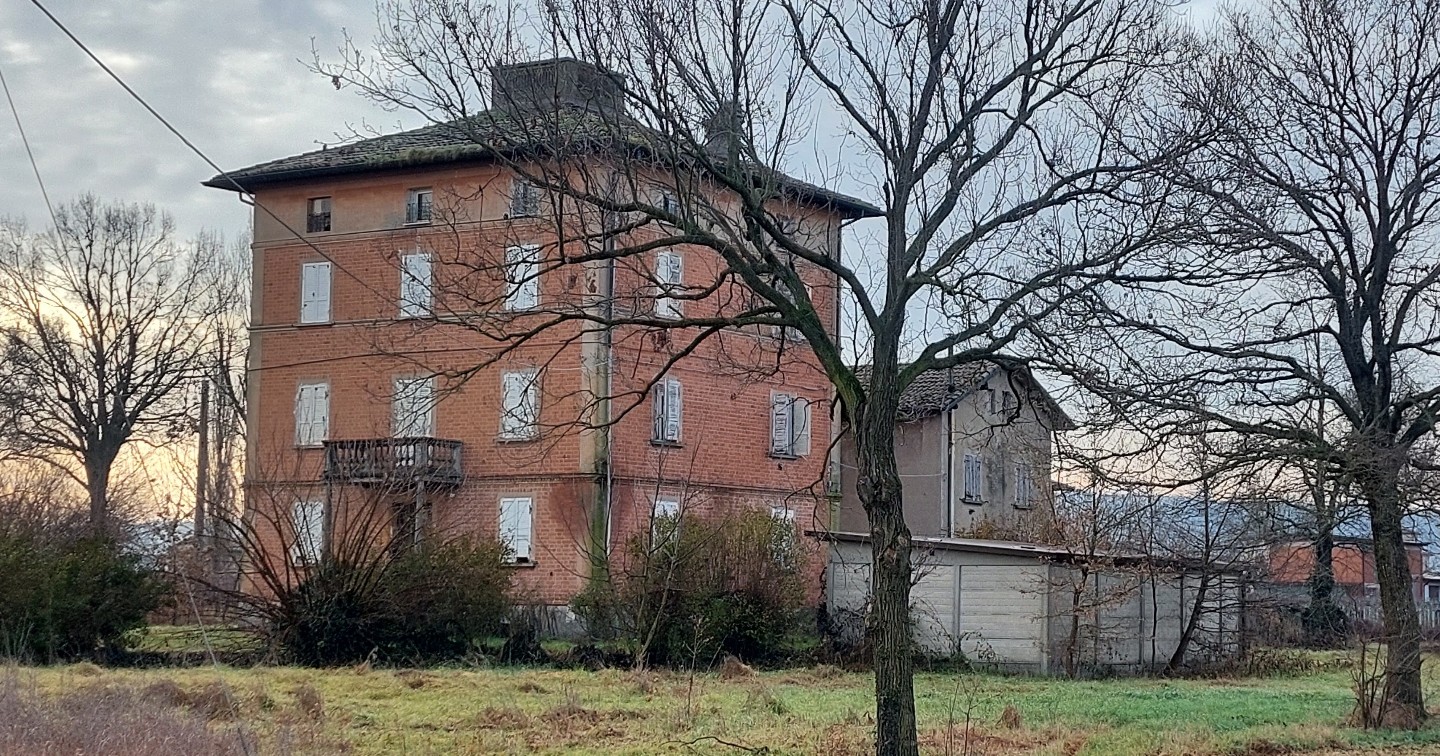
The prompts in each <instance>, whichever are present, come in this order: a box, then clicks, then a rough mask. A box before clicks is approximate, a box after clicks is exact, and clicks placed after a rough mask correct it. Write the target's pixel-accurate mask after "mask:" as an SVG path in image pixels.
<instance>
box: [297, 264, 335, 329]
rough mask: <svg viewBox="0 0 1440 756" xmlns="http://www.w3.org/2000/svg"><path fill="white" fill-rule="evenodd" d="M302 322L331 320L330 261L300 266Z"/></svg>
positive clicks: (325, 321)
mask: <svg viewBox="0 0 1440 756" xmlns="http://www.w3.org/2000/svg"><path fill="white" fill-rule="evenodd" d="M300 322H301V323H328V322H330V263H328V262H313V263H305V264H304V265H302V266H301V267H300Z"/></svg>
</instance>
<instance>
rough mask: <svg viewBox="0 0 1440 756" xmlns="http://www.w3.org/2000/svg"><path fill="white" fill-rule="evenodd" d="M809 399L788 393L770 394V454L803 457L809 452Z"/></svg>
mask: <svg viewBox="0 0 1440 756" xmlns="http://www.w3.org/2000/svg"><path fill="white" fill-rule="evenodd" d="M810 420H811V411H810V400H809V399H806V398H805V397H802V396H792V395H790V394H778V393H777V394H771V395H770V454H771V455H772V456H775V457H787V458H789V457H804V456H806V455H808V454H810V425H811V423H810Z"/></svg>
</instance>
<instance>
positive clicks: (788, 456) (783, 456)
mask: <svg viewBox="0 0 1440 756" xmlns="http://www.w3.org/2000/svg"><path fill="white" fill-rule="evenodd" d="M770 458H771V459H784V460H796V459H800V455H799V454H780V453H778V452H773V451H772V452H770Z"/></svg>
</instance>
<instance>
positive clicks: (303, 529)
mask: <svg viewBox="0 0 1440 756" xmlns="http://www.w3.org/2000/svg"><path fill="white" fill-rule="evenodd" d="M290 519H291V525H292V527H293V528H294V532H295V541H294V543H292V544H291V545H290V561H291V562H293V563H294V564H301V565H305V564H316V563H318V562H319V561H320V553H321V547H322V546H323V545H324V542H325V502H323V501H297V502H295V503H294V505H292V507H291V509H290Z"/></svg>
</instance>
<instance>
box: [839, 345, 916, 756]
mask: <svg viewBox="0 0 1440 756" xmlns="http://www.w3.org/2000/svg"><path fill="white" fill-rule="evenodd" d="M880 351H882V350H878V349H877V352H880ZM894 365H895V362H894V361H893V360H892V361H890V362H888V363H886V362H882V361H880V360H877V361H876V364H875V377H874V383H873V384H872V391H871V394H870V400H869V402H868V403H867V404H866V406H865V408H864V410H863V411H862V412H861V414H860V416H859V417H858V418H856V423H855V426H854V427H853V428H852V429H851V432H852V433H854V435H855V448H856V457H857V460H856V461H857V462H858V465H859V467H860V480H859V493H860V501H861V502H862V503H863V504H864V506H865V511H866V513H867V514H868V515H869V519H870V540H871V548H872V550H873V565H874V567H873V573H872V577H871V590H872V592H873V594H874V598H875V603H874V607H873V609H872V611H871V613H870V620H869V628H868V630H869V636H870V644H871V650H872V653H873V655H874V667H875V753H876V754H879V755H880V756H911V755H913V754H918V753H919V743H918V740H917V737H916V733H915V686H914V659H913V646H912V639H911V627H910V580H911V572H912V569H911V564H910V528H909V526H908V525H906V524H905V511H904V507H903V503H902V498H901V487H900V472H899V469H898V467H897V465H896V460H895V423H894V418H895V411H896V407H897V405H898V403H899V393H898V392H897V391H896V389H895V378H896V375H895V374H896V370H895V368H894ZM887 366H888V367H889V369H888V370H887V369H886V367H887Z"/></svg>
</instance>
